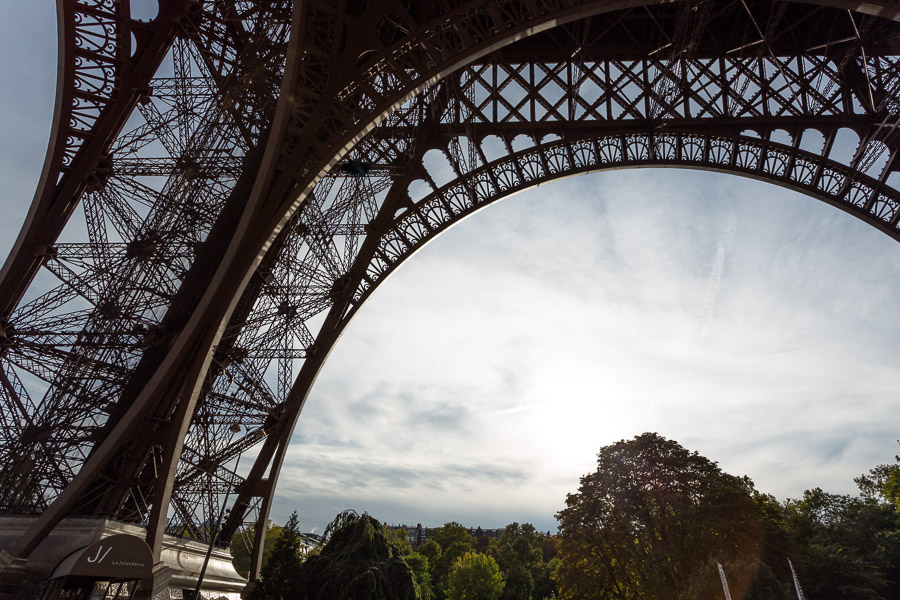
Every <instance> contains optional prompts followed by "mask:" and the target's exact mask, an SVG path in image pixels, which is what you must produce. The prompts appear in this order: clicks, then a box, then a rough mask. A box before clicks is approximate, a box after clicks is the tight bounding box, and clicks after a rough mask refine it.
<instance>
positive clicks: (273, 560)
mask: <svg viewBox="0 0 900 600" xmlns="http://www.w3.org/2000/svg"><path fill="white" fill-rule="evenodd" d="M301 561H302V559H301V558H300V526H299V522H298V519H297V511H294V512H292V513H291V516H290V518H289V519H288V522H287V523H285V525H284V527H282V528H281V532H280V534H279V535H278V536H277V537H276V539H275V541H274V542H273V543H272V550H271V552H270V554H269V558H268V560H267V561H266V564H265V565H263V568H262V572H261V573H260V579H259V581H258V582H257V583H256V585H255V586H254V587H253V589H252V590H251V592H250V596H249V598H250V600H269V599H274V600H289V599H291V598H296V597H297V596H296V595H295V594H294V593H292V591H291V590H293V589H294V586H295V582H296V580H297V579H298V578H299V577H300V573H301V565H302V562H301Z"/></svg>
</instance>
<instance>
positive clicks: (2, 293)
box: [0, 0, 900, 577]
mask: <svg viewBox="0 0 900 600" xmlns="http://www.w3.org/2000/svg"><path fill="white" fill-rule="evenodd" d="M134 4H136V2H135V0H131V2H129V1H128V0H60V1H59V2H58V5H59V15H58V18H59V44H60V48H59V69H58V84H57V97H56V104H55V114H54V116H53V126H52V132H51V139H50V143H49V148H48V151H47V155H46V160H45V164H44V168H43V172H42V176H41V180H40V182H39V185H38V188H37V191H36V193H35V196H34V199H33V201H32V205H31V209H30V212H29V213H28V216H27V219H26V221H25V223H24V225H23V227H22V229H21V233H20V235H19V237H18V238H17V240H16V242H15V245H14V248H13V250H12V252H11V253H10V255H9V257H8V258H7V260H6V262H5V264H4V265H3V269H2V272H0V398H2V400H0V401H2V421H3V422H2V428H0V513H3V514H7V515H33V516H34V518H33V519H32V520H31V521H30V525H29V527H28V529H27V530H26V531H24V533H23V534H22V535H21V536H20V537H18V538H17V539H16V541H15V543H13V544H12V545H11V546H9V547H8V548H6V549H4V551H3V552H4V554H3V556H4V557H5V559H4V561H5V562H0V565H7V566H8V565H9V564H11V562H10V561H12V560H20V561H21V560H27V558H28V557H29V556H30V555H31V553H32V552H33V551H34V550H35V548H36V547H38V546H39V545H40V544H41V543H42V541H43V540H44V539H45V538H46V537H47V536H48V534H49V533H50V532H52V531H53V530H54V528H55V527H57V526H58V524H59V523H60V522H61V520H62V519H65V518H69V517H73V516H80V517H94V518H106V519H112V520H115V521H121V522H126V523H132V524H136V525H139V526H140V527H142V531H145V532H146V540H147V542H148V544H149V545H150V547H151V548H152V550H153V553H154V560H159V558H160V552H161V547H162V546H161V545H162V540H163V537H164V536H165V535H167V534H169V535H181V536H187V537H190V538H193V539H197V540H204V541H205V540H208V536H209V535H210V530H211V528H210V527H209V524H210V523H211V522H213V521H214V519H215V517H216V515H217V514H218V512H219V510H220V506H222V503H223V502H224V501H225V499H226V498H228V508H229V509H230V512H229V513H228V516H227V519H226V520H225V522H224V524H223V526H222V530H221V534H220V536H219V541H220V542H221V543H227V542H228V541H229V540H230V539H231V538H232V536H234V535H235V533H236V532H237V531H239V530H240V529H241V528H242V527H244V526H246V525H248V524H257V525H258V524H264V523H266V521H267V518H268V515H269V511H270V508H271V503H272V498H273V493H274V490H275V485H276V482H277V480H278V473H279V469H280V467H281V465H282V463H283V461H284V457H285V451H286V449H287V447H288V443H289V441H290V438H291V432H292V430H293V428H294V425H295V423H296V422H297V419H298V417H299V416H300V412H301V409H302V407H303V404H304V402H305V400H306V398H307V397H308V395H309V393H310V390H311V388H312V385H313V382H314V381H315V379H316V375H317V373H318V372H319V370H320V369H321V367H322V365H323V363H324V361H325V360H326V358H327V357H328V354H329V352H330V350H331V349H332V348H333V346H334V345H335V343H336V342H337V340H338V338H339V336H340V335H341V332H342V331H343V330H344V328H345V327H346V326H347V324H348V323H349V322H350V320H351V319H352V318H353V316H354V315H355V314H356V312H357V311H358V310H359V308H360V307H361V306H362V305H363V304H364V303H365V301H366V299H367V298H368V297H369V296H370V295H371V294H372V292H373V291H374V290H375V289H376V288H377V287H378V285H379V284H380V283H381V282H382V281H384V280H385V279H386V277H387V276H388V275H389V274H390V273H391V272H392V271H393V270H394V269H396V268H397V267H398V266H399V265H400V264H401V263H402V262H403V261H404V260H405V259H407V258H408V257H410V256H411V255H413V254H414V253H415V251H416V250H417V249H418V248H420V247H422V245H423V244H425V243H426V242H428V241H429V240H430V239H432V238H433V237H434V236H436V235H438V234H440V233H441V232H442V231H444V230H445V229H447V228H448V227H450V226H451V225H453V224H454V223H456V222H457V221H459V220H460V219H462V218H464V217H466V216H468V215H469V214H471V213H473V212H474V211H477V210H479V209H481V208H483V207H485V206H487V205H489V204H490V203H492V202H494V201H496V200H498V199H501V198H503V197H505V196H508V195H510V194H513V193H515V192H517V191H520V190H523V189H526V188H529V187H531V186H535V185H538V184H542V183H545V182H549V181H552V180H554V179H558V178H561V177H566V176H570V175H575V174H581V173H592V172H597V171H602V170H606V169H615V168H626V167H685V168H697V169H708V170H715V171H720V172H725V173H731V174H734V175H739V176H744V177H752V178H755V179H759V180H763V181H768V182H771V183H773V184H776V185H781V186H784V187H787V188H791V189H793V190H797V191H800V192H802V193H805V194H808V195H809V196H812V197H814V198H818V199H820V200H822V201H824V202H827V203H829V204H831V205H833V206H835V207H837V208H839V209H841V210H843V211H845V212H847V213H849V214H851V215H853V216H855V217H857V218H859V219H861V220H863V221H865V222H866V223H869V224H870V225H872V226H873V227H875V228H877V229H879V230H881V231H883V232H884V233H886V234H887V235H889V236H891V237H893V238H895V239H897V240H900V225H898V221H900V190H898V186H900V176H898V175H897V173H898V171H900V159H898V154H900V130H898V126H900V2H897V1H896V0H864V1H849V0H810V1H807V2H795V1H781V0H693V1H684V0H681V1H679V0H675V1H671V0H670V1H651V0H593V1H591V0H490V1H489V0H431V1H424V0H303V1H299V0H298V1H296V2H292V1H291V0H267V1H261V0H158V11H157V14H156V15H155V16H154V17H153V18H152V19H144V20H141V19H136V18H132V15H131V12H130V6H131V5H134ZM848 135H849V136H850V137H851V138H852V139H853V140H854V141H853V148H852V151H851V152H849V153H847V154H848V155H849V156H844V155H842V154H841V153H840V152H836V151H835V148H836V147H837V141H838V139H839V137H840V136H845V137H846V136H848ZM842 139H843V138H842ZM892 175H894V177H891V176H892ZM361 368H364V367H361ZM235 424H239V425H241V427H235V426H234V425H235ZM251 449H252V451H251V453H250V454H252V456H253V457H254V458H253V459H252V460H251V459H249V458H247V459H245V464H244V467H245V468H244V470H243V471H242V474H239V473H238V472H237V470H236V469H235V462H236V460H237V459H238V457H239V456H240V455H241V454H242V453H245V452H247V451H249V450H251ZM264 531H265V527H259V526H258V527H256V532H257V534H256V538H255V549H256V552H255V555H254V556H255V559H254V561H253V571H252V573H251V577H255V576H256V575H257V574H258V570H259V561H260V553H259V549H260V548H261V544H262V536H263V535H264Z"/></svg>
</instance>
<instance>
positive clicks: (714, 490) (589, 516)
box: [556, 433, 762, 599]
mask: <svg viewBox="0 0 900 600" xmlns="http://www.w3.org/2000/svg"><path fill="white" fill-rule="evenodd" d="M751 492H752V483H751V482H749V480H747V479H740V478H738V477H734V476H732V475H729V474H727V473H724V472H722V470H721V469H719V467H718V466H717V465H716V463H714V462H712V461H710V460H708V459H706V458H704V457H702V456H700V455H699V454H697V453H696V452H689V451H688V450H685V449H684V448H683V447H681V446H680V445H679V444H678V443H676V442H674V441H669V440H666V439H665V438H663V437H662V436H660V435H658V434H655V433H645V434H643V435H640V436H637V437H636V438H634V439H633V440H630V441H625V440H622V441H620V442H617V443H615V444H611V445H609V446H605V447H603V448H601V449H600V452H599V454H598V455H597V470H596V472H594V473H589V474H587V475H585V476H584V477H582V478H581V485H580V487H579V490H578V492H577V493H575V494H569V495H568V497H567V498H566V508H565V509H563V510H562V511H560V512H559V513H558V514H557V515H556V518H557V520H558V521H559V536H558V542H557V548H558V551H559V556H560V558H561V561H562V562H561V565H560V567H559V568H558V569H557V571H556V577H557V581H558V583H559V588H560V597H562V598H622V599H630V598H660V599H662V598H673V597H675V596H676V595H677V594H678V593H679V592H680V591H682V590H683V589H684V588H685V587H686V586H687V585H688V582H689V580H690V578H691V577H692V575H693V574H694V572H695V571H697V570H698V569H702V568H703V567H704V565H707V564H708V562H709V560H710V559H711V558H716V559H718V560H719V562H727V561H729V560H734V559H735V558H737V557H738V556H740V555H743V554H751V555H755V554H757V553H758V550H759V547H760V542H761V536H762V531H761V526H760V516H759V515H760V512H759V508H758V506H757V504H756V503H755V502H754V500H753V498H752V496H751ZM735 596H736V597H740V596H739V595H737V594H735Z"/></svg>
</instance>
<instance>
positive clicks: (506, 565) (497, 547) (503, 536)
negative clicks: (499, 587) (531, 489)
mask: <svg viewBox="0 0 900 600" xmlns="http://www.w3.org/2000/svg"><path fill="white" fill-rule="evenodd" d="M542 541H543V536H542V535H541V534H539V533H538V532H537V531H536V530H535V528H534V526H533V525H531V524H530V523H525V524H524V525H519V524H518V523H510V524H509V525H507V526H506V527H505V528H504V530H503V531H502V532H501V533H500V535H499V536H498V537H497V539H495V540H492V541H491V544H490V546H489V547H488V553H489V554H490V555H491V556H492V557H493V558H494V560H496V561H497V564H498V565H499V566H500V570H501V571H503V574H504V575H505V577H506V587H505V588H504V589H503V595H502V596H501V597H502V598H503V600H530V599H531V597H532V591H533V590H534V586H535V580H536V579H537V578H539V577H541V575H542V574H543V573H542V569H541V566H542V563H543V560H542V559H543V551H542Z"/></svg>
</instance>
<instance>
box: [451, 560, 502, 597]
mask: <svg viewBox="0 0 900 600" xmlns="http://www.w3.org/2000/svg"><path fill="white" fill-rule="evenodd" d="M448 584H449V585H448V589H447V598H448V600H498V599H499V598H500V595H501V594H502V593H503V587H504V581H503V575H502V574H501V573H500V567H499V566H497V563H496V561H494V559H493V558H491V557H490V556H488V555H487V554H478V553H477V552H466V553H465V554H463V555H462V556H460V557H459V558H458V559H456V562H455V563H454V564H453V568H452V569H451V571H450V575H449V578H448Z"/></svg>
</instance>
